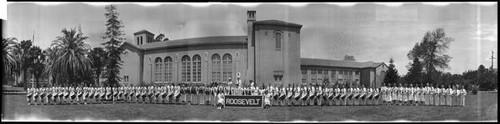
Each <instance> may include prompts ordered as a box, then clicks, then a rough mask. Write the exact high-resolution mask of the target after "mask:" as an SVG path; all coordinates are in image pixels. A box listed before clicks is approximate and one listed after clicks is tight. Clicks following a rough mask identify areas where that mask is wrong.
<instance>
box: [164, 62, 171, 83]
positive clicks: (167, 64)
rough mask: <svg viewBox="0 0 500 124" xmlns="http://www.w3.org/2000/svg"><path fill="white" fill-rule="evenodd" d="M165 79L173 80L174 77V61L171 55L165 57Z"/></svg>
mask: <svg viewBox="0 0 500 124" xmlns="http://www.w3.org/2000/svg"><path fill="white" fill-rule="evenodd" d="M164 62H165V81H166V82H172V77H173V62H172V58H171V57H170V56H167V57H165V61H164Z"/></svg>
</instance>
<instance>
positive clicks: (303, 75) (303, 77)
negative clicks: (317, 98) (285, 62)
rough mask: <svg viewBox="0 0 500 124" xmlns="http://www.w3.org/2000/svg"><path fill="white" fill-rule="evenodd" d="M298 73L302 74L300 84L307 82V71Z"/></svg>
mask: <svg viewBox="0 0 500 124" xmlns="http://www.w3.org/2000/svg"><path fill="white" fill-rule="evenodd" d="M300 71H301V72H302V83H306V81H307V70H305V69H302V70H300Z"/></svg>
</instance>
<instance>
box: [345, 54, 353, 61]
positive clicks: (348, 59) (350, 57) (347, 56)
mask: <svg viewBox="0 0 500 124" xmlns="http://www.w3.org/2000/svg"><path fill="white" fill-rule="evenodd" d="M344 60H345V61H356V59H355V58H354V56H350V55H345V56H344Z"/></svg>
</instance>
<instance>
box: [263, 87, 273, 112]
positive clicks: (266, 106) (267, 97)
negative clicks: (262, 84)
mask: <svg viewBox="0 0 500 124" xmlns="http://www.w3.org/2000/svg"><path fill="white" fill-rule="evenodd" d="M270 107H271V94H270V93H269V92H268V91H264V109H269V108H270Z"/></svg>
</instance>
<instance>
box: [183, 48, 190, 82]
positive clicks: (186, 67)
mask: <svg viewBox="0 0 500 124" xmlns="http://www.w3.org/2000/svg"><path fill="white" fill-rule="evenodd" d="M181 62H182V81H184V82H190V81H191V71H190V70H191V59H190V58H189V56H187V55H185V56H183V57H182V60H181Z"/></svg>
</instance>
